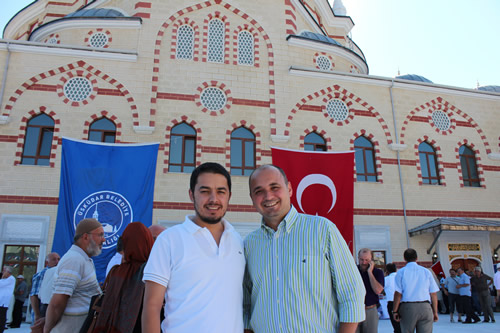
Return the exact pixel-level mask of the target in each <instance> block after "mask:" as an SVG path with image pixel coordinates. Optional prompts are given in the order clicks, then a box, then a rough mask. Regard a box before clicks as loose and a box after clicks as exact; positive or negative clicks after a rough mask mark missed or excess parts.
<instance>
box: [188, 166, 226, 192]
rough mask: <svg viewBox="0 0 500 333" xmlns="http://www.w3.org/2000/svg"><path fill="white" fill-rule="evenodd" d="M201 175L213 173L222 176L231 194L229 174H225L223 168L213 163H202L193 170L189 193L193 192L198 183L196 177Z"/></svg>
mask: <svg viewBox="0 0 500 333" xmlns="http://www.w3.org/2000/svg"><path fill="white" fill-rule="evenodd" d="M202 173H215V174H219V175H223V176H224V177H226V180H227V186H228V187H229V192H231V176H230V175H229V172H227V170H226V168H224V167H223V166H222V165H220V164H219V163H214V162H206V163H203V164H202V165H200V166H198V167H197V168H196V169H194V170H193V172H192V173H191V179H190V181H189V189H190V190H191V192H194V188H195V187H196V184H197V183H198V177H199V176H200V175H201V174H202Z"/></svg>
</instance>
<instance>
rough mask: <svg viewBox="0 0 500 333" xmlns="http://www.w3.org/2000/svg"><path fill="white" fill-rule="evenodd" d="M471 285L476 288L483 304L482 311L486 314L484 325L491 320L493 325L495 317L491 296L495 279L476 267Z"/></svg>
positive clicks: (480, 302)
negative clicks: (491, 288)
mask: <svg viewBox="0 0 500 333" xmlns="http://www.w3.org/2000/svg"><path fill="white" fill-rule="evenodd" d="M470 284H471V286H472V287H474V288H476V292H477V294H478V297H479V304H481V311H483V314H484V320H483V322H484V323H487V322H489V321H490V320H491V322H492V323H494V322H495V317H494V316H493V309H492V308H491V296H490V286H491V285H492V284H493V279H492V278H491V277H490V276H489V275H486V274H484V273H483V270H482V269H481V267H479V266H476V267H475V268H474V275H473V276H472V277H471V279H470Z"/></svg>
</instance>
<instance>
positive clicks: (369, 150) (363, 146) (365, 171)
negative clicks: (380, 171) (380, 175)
mask: <svg viewBox="0 0 500 333" xmlns="http://www.w3.org/2000/svg"><path fill="white" fill-rule="evenodd" d="M354 150H355V151H356V152H355V155H354V157H355V161H356V179H357V180H358V181H362V182H376V181H377V168H376V165H375V149H374V148H373V144H372V143H371V142H370V140H368V139H367V138H365V137H364V136H360V137H358V138H357V139H356V140H354Z"/></svg>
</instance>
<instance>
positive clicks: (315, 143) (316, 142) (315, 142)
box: [304, 132, 326, 151]
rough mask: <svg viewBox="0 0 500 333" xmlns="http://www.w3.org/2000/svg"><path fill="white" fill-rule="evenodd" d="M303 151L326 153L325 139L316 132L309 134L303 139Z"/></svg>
mask: <svg viewBox="0 0 500 333" xmlns="http://www.w3.org/2000/svg"><path fill="white" fill-rule="evenodd" d="M304 150H306V151H326V142H325V139H323V138H322V137H321V135H319V134H318V133H316V132H311V133H309V134H307V135H306V137H305V138H304Z"/></svg>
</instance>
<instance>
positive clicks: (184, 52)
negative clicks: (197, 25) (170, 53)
mask: <svg viewBox="0 0 500 333" xmlns="http://www.w3.org/2000/svg"><path fill="white" fill-rule="evenodd" d="M193 49H194V30H193V28H192V27H190V26H189V25H187V24H185V25H182V26H181V27H180V28H179V30H177V51H176V57H177V59H188V60H192V59H193Z"/></svg>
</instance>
